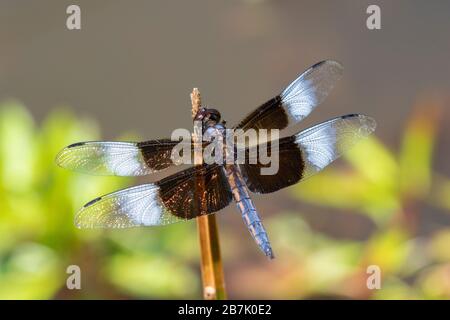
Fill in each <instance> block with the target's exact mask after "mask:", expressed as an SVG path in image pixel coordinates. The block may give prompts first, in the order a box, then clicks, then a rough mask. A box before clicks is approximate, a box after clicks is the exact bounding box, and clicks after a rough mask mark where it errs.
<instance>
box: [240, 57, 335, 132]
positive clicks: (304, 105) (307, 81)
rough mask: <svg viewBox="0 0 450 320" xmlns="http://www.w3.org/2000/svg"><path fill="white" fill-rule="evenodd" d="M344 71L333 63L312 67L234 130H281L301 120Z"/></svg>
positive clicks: (322, 63)
mask: <svg viewBox="0 0 450 320" xmlns="http://www.w3.org/2000/svg"><path fill="white" fill-rule="evenodd" d="M342 72H343V68H342V66H341V65H340V64H339V63H338V62H336V61H332V60H325V61H322V62H319V63H317V64H315V65H313V66H312V67H310V68H309V69H308V70H306V71H305V72H304V73H302V74H301V75H300V76H299V77H298V78H297V79H295V80H294V81H293V82H292V83H291V84H290V85H289V86H288V87H287V88H286V89H284V90H283V92H282V93H280V94H279V95H277V96H276V97H274V98H272V99H270V100H269V101H267V102H266V103H264V104H263V105H261V106H260V107H259V108H258V109H256V110H254V111H253V112H252V113H250V114H249V115H247V116H246V117H245V118H244V120H242V121H241V122H240V123H239V124H238V125H237V126H236V127H235V128H236V129H244V130H247V129H250V128H252V129H280V130H281V129H284V128H286V127H287V126H289V125H292V124H295V123H297V122H299V121H301V120H302V119H304V118H305V117H306V116H307V115H308V114H309V113H310V112H311V111H312V110H313V109H314V108H315V107H316V106H317V105H319V104H320V103H321V102H322V101H323V100H324V99H325V98H326V97H327V95H328V94H329V92H330V91H331V89H332V88H333V87H334V85H335V83H336V81H337V80H338V79H339V78H340V77H341V75H342Z"/></svg>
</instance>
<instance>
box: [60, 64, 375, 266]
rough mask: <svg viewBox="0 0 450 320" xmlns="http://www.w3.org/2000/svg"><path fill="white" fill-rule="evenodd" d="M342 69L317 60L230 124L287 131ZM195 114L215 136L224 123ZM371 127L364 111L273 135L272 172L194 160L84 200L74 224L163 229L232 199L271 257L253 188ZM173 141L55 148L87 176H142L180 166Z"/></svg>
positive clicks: (297, 177) (292, 172)
mask: <svg viewBox="0 0 450 320" xmlns="http://www.w3.org/2000/svg"><path fill="white" fill-rule="evenodd" d="M342 73H343V67H342V65H341V64H339V63H338V62H336V61H332V60H325V61H321V62H319V63H316V64H314V65H313V66H311V67H310V68H308V69H307V70H306V71H305V72H303V73H302V74H300V75H299V76H298V77H297V78H296V79H295V80H294V81H293V82H292V83H291V84H289V85H288V86H287V87H286V88H285V89H284V90H283V91H282V92H281V93H280V94H278V95H276V96H275V97H274V98H272V99H270V100H268V101H267V102H265V103H264V104H262V105H261V106H260V107H258V108H257V109H255V110H254V111H253V112H251V113H250V114H248V115H247V116H246V117H245V118H244V119H243V120H242V121H241V122H240V123H238V124H237V125H236V126H234V127H233V129H241V130H242V131H244V132H245V131H246V130H250V129H256V130H259V129H278V130H284V129H287V128H288V127H291V126H294V125H296V124H297V123H299V122H300V121H301V120H303V119H304V118H305V117H306V116H308V115H309V114H310V113H311V112H312V111H313V109H314V108H315V107H316V106H318V105H319V104H320V103H321V102H323V101H324V100H325V98H326V97H327V96H328V94H329V93H330V91H331V90H332V88H333V87H334V86H335V84H336V82H337V80H339V79H340V78H341V76H342ZM194 119H195V120H196V121H201V123H202V126H203V127H204V128H205V130H206V131H208V130H212V131H215V132H218V133H219V134H222V133H223V130H224V128H225V125H226V122H225V121H223V120H222V121H221V114H220V112H219V111H218V110H216V109H213V108H208V107H201V108H200V109H199V110H198V112H197V113H196V115H195V118H194ZM375 127H376V122H375V120H374V119H373V118H371V117H369V116H366V115H362V114H347V115H343V116H339V117H336V118H333V119H331V120H328V121H325V122H322V123H320V124H317V125H315V126H312V127H310V128H308V129H306V130H302V131H299V132H298V133H296V134H294V135H291V136H287V137H281V138H278V139H277V141H276V142H277V145H278V147H277V149H276V151H277V152H278V161H279V170H278V171H277V172H276V173H274V174H271V175H264V174H261V168H263V167H264V166H265V165H264V164H262V163H260V162H256V163H231V164H230V163H227V164H222V165H221V164H217V163H212V164H205V163H201V164H194V165H192V166H191V167H189V168H187V169H184V170H181V171H179V172H177V173H175V174H173V175H170V176H168V177H166V178H163V179H161V180H159V181H157V182H154V183H147V184H142V185H138V186H134V187H131V188H127V189H122V190H119V191H116V192H113V193H109V194H106V195H103V196H100V197H98V198H96V199H94V200H91V201H89V202H88V203H86V204H85V205H84V206H83V207H82V208H81V209H80V210H79V211H78V213H77V214H76V216H75V225H76V226H77V227H78V228H127V227H137V226H162V225H168V224H171V223H175V222H179V221H186V220H190V219H194V218H197V217H199V216H203V215H209V214H213V213H216V212H217V211H219V210H221V209H223V208H225V207H227V206H228V205H229V204H230V203H231V202H233V201H234V202H235V203H236V205H237V208H238V210H239V212H240V214H241V216H242V218H243V221H244V223H245V225H246V227H247V228H248V230H249V232H250V234H251V236H252V237H253V239H254V241H255V242H256V244H257V245H258V247H259V248H260V249H261V251H262V252H263V253H264V254H265V255H266V256H267V257H269V258H271V259H272V258H274V254H273V250H272V247H271V244H270V241H269V237H268V235H267V232H266V230H265V228H264V226H263V224H262V220H261V217H260V215H259V213H258V211H257V209H256V207H255V204H254V202H253V201H252V198H251V193H255V194H266V193H272V192H275V191H278V190H280V189H283V188H285V187H288V186H291V185H294V184H296V183H298V182H300V181H302V180H304V179H307V178H309V177H310V176H312V175H313V174H315V173H317V172H319V171H321V170H322V169H324V168H325V167H326V166H327V165H328V164H330V163H331V162H332V161H334V160H335V159H337V158H338V157H340V156H341V155H342V154H343V153H344V152H346V151H347V150H348V149H349V148H351V147H352V146H354V145H355V144H356V143H357V142H358V141H359V140H361V139H362V138H365V137H367V136H368V135H369V134H371V133H372V132H373V131H374V130H375ZM272 142H273V141H272ZM178 143H179V141H173V140H172V139H158V140H150V141H145V142H112V141H87V142H78V143H74V144H71V145H69V146H67V147H65V148H64V149H63V150H62V151H60V153H59V154H58V155H57V157H56V163H57V164H58V165H59V166H61V167H63V168H67V169H70V170H74V171H77V172H82V173H88V174H95V175H116V176H143V175H149V174H152V173H155V172H158V171H161V170H164V169H167V168H169V167H172V166H175V165H177V164H178V163H177V162H176V161H174V160H173V157H172V151H173V149H174V148H175V146H176V145H177V144H178ZM247 148H250V147H247ZM247 151H248V150H247Z"/></svg>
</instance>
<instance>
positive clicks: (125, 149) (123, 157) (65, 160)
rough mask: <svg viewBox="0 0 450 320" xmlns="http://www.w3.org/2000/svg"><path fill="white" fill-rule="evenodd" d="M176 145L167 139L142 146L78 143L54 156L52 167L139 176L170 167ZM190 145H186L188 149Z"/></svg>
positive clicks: (134, 143) (142, 143)
mask: <svg viewBox="0 0 450 320" xmlns="http://www.w3.org/2000/svg"><path fill="white" fill-rule="evenodd" d="M179 143H180V141H172V140H169V139H161V140H151V141H146V142H108V141H91V142H79V143H75V144H72V145H70V146H68V147H66V148H64V149H63V150H62V151H61V152H60V153H59V154H58V155H57V157H56V163H57V164H58V165H59V166H61V167H63V168H66V169H70V170H74V171H78V172H82V173H89V174H96V175H116V176H142V175H147V174H151V173H154V172H157V171H160V170H163V169H165V168H168V167H169V166H172V165H174V164H175V163H174V161H173V160H172V157H171V155H172V150H173V148H174V147H175V146H176V145H177V144H179ZM182 143H184V142H182ZM190 145H191V143H190V142H189V147H190ZM189 147H188V148H189ZM180 149H182V148H180ZM180 155H182V152H181V154H180Z"/></svg>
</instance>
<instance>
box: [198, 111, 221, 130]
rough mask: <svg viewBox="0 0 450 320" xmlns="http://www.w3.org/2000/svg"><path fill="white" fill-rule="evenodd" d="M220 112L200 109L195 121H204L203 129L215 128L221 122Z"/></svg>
mask: <svg viewBox="0 0 450 320" xmlns="http://www.w3.org/2000/svg"><path fill="white" fill-rule="evenodd" d="M220 118H221V116H220V112H219V111H218V110H216V109H212V108H204V107H202V108H200V109H199V110H198V112H197V114H196V115H195V118H194V121H202V123H203V127H204V128H208V127H213V126H215V125H216V124H217V123H219V122H220Z"/></svg>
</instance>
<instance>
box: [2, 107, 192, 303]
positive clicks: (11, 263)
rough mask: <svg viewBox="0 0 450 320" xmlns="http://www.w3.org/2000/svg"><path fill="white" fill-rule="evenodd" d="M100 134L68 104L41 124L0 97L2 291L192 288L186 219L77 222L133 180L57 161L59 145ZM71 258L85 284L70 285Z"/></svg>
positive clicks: (168, 291) (92, 293) (183, 291)
mask: <svg viewBox="0 0 450 320" xmlns="http://www.w3.org/2000/svg"><path fill="white" fill-rule="evenodd" d="M99 138H100V135H99V129H98V128H97V126H96V124H95V123H94V122H92V121H90V120H89V119H76V118H75V117H74V115H73V114H71V113H70V112H69V111H67V110H65V109H61V110H57V111H55V112H53V113H52V114H51V115H49V116H48V118H47V119H45V120H44V121H43V122H42V124H40V125H39V126H38V125H37V124H36V123H34V121H33V119H32V117H31V115H30V114H29V113H28V111H27V110H26V108H25V107H24V106H23V105H21V104H20V103H18V102H16V101H8V102H5V103H3V104H1V105H0V299H33V298H35V299H46V298H52V297H58V298H66V297H78V298H107V297H111V298H120V297H126V296H136V297H147V298H153V297H163V298H164V297H195V296H198V294H199V290H200V286H199V282H198V281H199V280H198V272H197V268H196V266H195V263H194V265H193V262H195V261H196V258H197V253H196V252H197V241H196V234H195V227H194V225H193V224H192V223H185V224H178V225H174V226H171V227H170V228H154V229H152V232H151V233H149V232H148V229H145V228H144V229H133V230H115V231H107V232H102V231H98V230H93V231H90V230H78V229H76V228H75V227H74V225H73V216H74V213H75V212H76V211H77V210H78V209H79V208H80V207H81V206H82V205H83V204H84V203H85V202H86V201H88V200H89V199H92V198H95V197H97V196H99V195H101V194H104V193H108V192H111V191H114V190H117V189H120V188H123V187H125V186H127V185H129V184H130V182H131V181H130V179H126V178H117V177H95V176H87V175H82V174H76V173H72V172H69V171H67V170H63V169H61V168H59V167H57V166H56V165H55V163H54V158H55V155H56V154H57V153H58V151H59V150H61V148H62V147H64V146H66V145H68V144H70V143H73V142H76V141H84V140H98V139H99ZM194 224H195V223H194ZM163 229H164V230H163ZM180 237H181V238H182V239H183V241H180V240H179V239H180ZM180 243H181V245H180ZM72 264H75V265H79V266H80V267H81V270H82V288H83V289H86V290H79V291H77V290H74V291H70V290H68V289H66V278H67V276H68V275H67V274H66V268H67V267H68V266H69V265H72Z"/></svg>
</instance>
